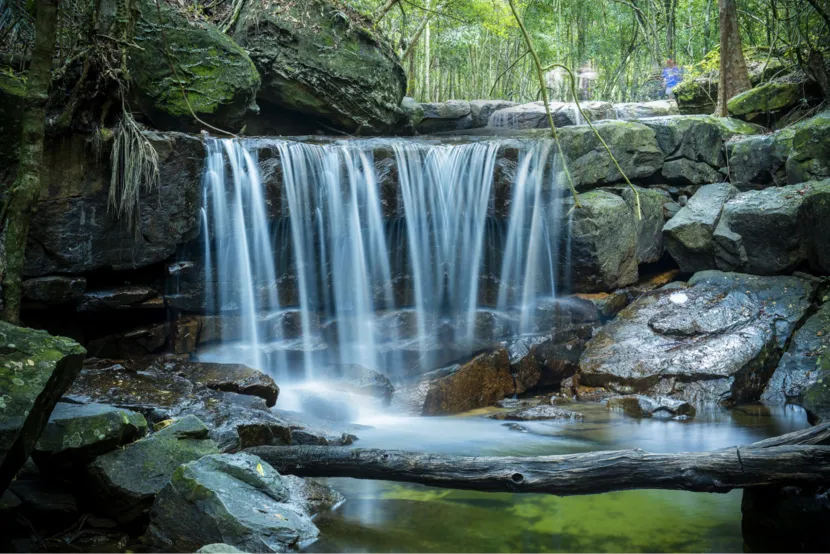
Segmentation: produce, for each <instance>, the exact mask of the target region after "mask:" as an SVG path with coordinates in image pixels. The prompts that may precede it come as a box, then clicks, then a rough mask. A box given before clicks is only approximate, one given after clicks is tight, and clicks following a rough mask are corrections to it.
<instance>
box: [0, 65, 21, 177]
mask: <svg viewBox="0 0 830 554" xmlns="http://www.w3.org/2000/svg"><path fill="white" fill-rule="evenodd" d="M25 97H26V80H25V79H24V78H23V77H22V76H21V75H18V74H17V73H15V72H13V71H11V70H10V69H7V68H2V67H0V165H3V166H6V165H9V164H13V163H15V162H17V147H18V144H19V143H20V132H21V129H20V123H21V119H20V118H21V116H22V115H23V100H24V98H25Z"/></svg>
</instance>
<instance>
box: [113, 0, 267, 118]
mask: <svg viewBox="0 0 830 554" xmlns="http://www.w3.org/2000/svg"><path fill="white" fill-rule="evenodd" d="M136 13H137V19H136V24H135V37H134V42H135V44H136V45H137V46H138V48H135V47H131V48H129V49H128V58H127V69H128V70H129V72H130V76H131V78H132V82H133V85H134V91H135V94H136V99H137V101H138V102H137V103H138V105H139V107H140V108H141V110H142V111H143V112H144V114H145V115H146V116H147V117H148V118H149V119H150V121H151V122H152V123H153V125H154V126H156V127H158V128H159V129H165V130H181V131H199V130H200V129H202V128H203V127H204V125H202V124H201V123H199V122H197V121H196V120H195V119H194V117H193V114H195V115H196V116H198V117H199V118H200V119H202V120H203V121H205V122H207V123H209V124H210V125H213V126H216V127H219V128H220V129H223V130H226V131H232V132H235V131H238V130H239V129H240V128H241V127H242V125H243V119H244V116H245V114H246V112H248V111H249V110H251V109H254V110H255V109H256V107H255V104H254V102H255V98H256V92H257V90H258V89H259V85H260V78H259V73H258V72H257V70H256V67H254V64H253V62H252V61H251V59H250V58H249V57H248V55H247V54H246V53H245V51H244V50H243V49H242V48H241V47H240V46H239V45H237V44H236V43H234V42H233V41H232V40H231V39H230V38H229V37H228V36H226V35H225V34H224V33H222V32H221V31H220V30H219V29H217V28H216V27H214V26H212V25H210V24H209V23H204V22H191V21H188V20H187V19H186V18H185V17H184V16H183V15H181V14H179V13H178V11H177V10H176V9H174V8H172V7H170V6H168V5H167V4H166V3H165V2H164V1H163V0H158V1H157V0H137V2H136ZM185 94H186V95H187V98H185ZM191 109H192V113H191Z"/></svg>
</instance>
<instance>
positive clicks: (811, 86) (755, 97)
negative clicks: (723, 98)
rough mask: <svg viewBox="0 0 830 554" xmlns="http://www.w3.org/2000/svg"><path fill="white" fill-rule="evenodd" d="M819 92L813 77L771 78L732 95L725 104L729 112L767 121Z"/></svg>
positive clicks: (760, 121) (742, 117)
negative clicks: (771, 79)
mask: <svg viewBox="0 0 830 554" xmlns="http://www.w3.org/2000/svg"><path fill="white" fill-rule="evenodd" d="M820 94H821V91H820V90H819V89H818V86H817V85H816V84H815V82H814V81H801V82H799V81H784V82H771V83H765V84H763V85H760V86H757V87H755V88H751V89H749V90H747V91H744V92H742V93H740V94H738V95H736V96H733V97H732V98H730V99H729V102H727V105H726V106H727V108H728V110H729V114H730V115H733V116H735V117H739V118H741V119H745V120H747V121H757V122H758V123H763V124H769V123H771V122H772V121H774V120H776V119H777V118H778V117H777V116H778V115H779V114H780V113H781V112H787V111H790V110H792V109H794V108H796V107H798V106H799V105H801V104H802V103H804V104H806V103H809V102H813V101H814V100H815V99H816V98H817V97H819V96H820Z"/></svg>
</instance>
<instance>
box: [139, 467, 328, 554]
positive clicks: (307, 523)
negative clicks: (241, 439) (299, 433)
mask: <svg viewBox="0 0 830 554" xmlns="http://www.w3.org/2000/svg"><path fill="white" fill-rule="evenodd" d="M319 534H320V532H319V530H318V529H317V527H316V526H315V525H314V523H313V522H312V521H311V518H310V517H309V516H308V515H307V513H306V512H305V510H304V508H303V507H302V506H301V505H300V504H299V503H298V502H297V501H296V499H295V498H294V495H292V493H291V488H290V487H289V486H288V485H287V484H286V483H285V482H284V479H283V477H282V476H281V475H280V474H279V473H277V471H276V470H275V469H274V468H272V467H271V466H270V465H268V464H267V463H266V462H265V461H263V460H262V459H260V458H258V457H257V456H253V455H251V454H244V453H239V454H220V455H211V456H205V457H203V458H201V459H199V460H197V461H195V462H191V463H189V464H186V465H183V466H180V467H179V468H178V469H177V470H176V471H175V472H174V473H173V476H172V478H171V479H170V482H169V483H168V484H167V485H165V486H164V488H163V489H162V490H161V492H159V494H158V496H157V497H156V500H155V502H154V503H153V507H152V509H151V510H150V527H149V529H148V530H147V535H146V538H147V539H148V541H149V542H150V543H151V544H152V545H153V546H155V547H156V548H159V549H161V550H163V551H170V552H193V551H195V550H197V549H198V548H200V547H201V546H203V545H205V544H211V543H218V542H223V543H225V544H229V545H231V546H233V547H235V548H238V549H240V550H243V551H245V552H285V551H286V550H289V549H299V548H302V547H303V546H304V545H306V544H308V543H309V542H310V541H312V540H314V539H316V538H317V536H318V535H319Z"/></svg>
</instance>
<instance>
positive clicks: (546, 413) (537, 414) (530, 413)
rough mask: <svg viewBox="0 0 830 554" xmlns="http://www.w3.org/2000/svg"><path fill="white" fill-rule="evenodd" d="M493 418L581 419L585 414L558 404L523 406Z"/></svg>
mask: <svg viewBox="0 0 830 554" xmlns="http://www.w3.org/2000/svg"><path fill="white" fill-rule="evenodd" d="M489 417H490V418H491V419H500V420H508V421H543V420H552V419H555V420H562V421H579V420H582V419H585V416H584V415H583V414H581V413H579V412H574V411H571V410H565V409H563V408H558V407H556V406H547V405H540V406H535V407H533V408H522V409H519V410H513V411H511V412H506V413H498V414H493V415H491V416H489Z"/></svg>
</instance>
